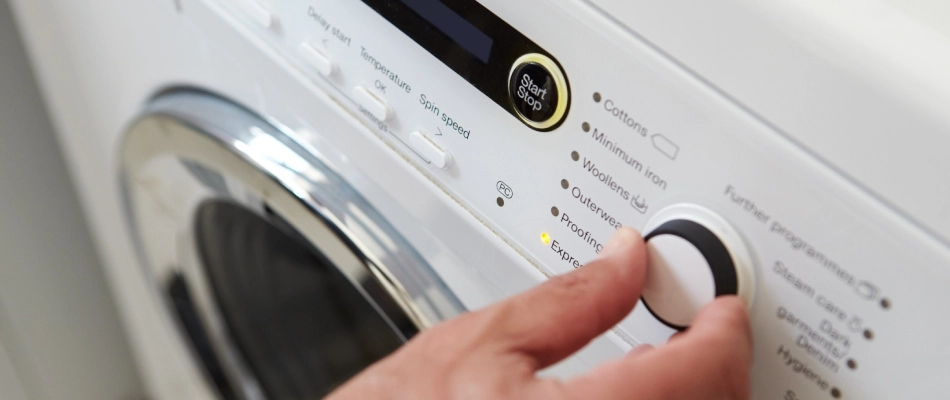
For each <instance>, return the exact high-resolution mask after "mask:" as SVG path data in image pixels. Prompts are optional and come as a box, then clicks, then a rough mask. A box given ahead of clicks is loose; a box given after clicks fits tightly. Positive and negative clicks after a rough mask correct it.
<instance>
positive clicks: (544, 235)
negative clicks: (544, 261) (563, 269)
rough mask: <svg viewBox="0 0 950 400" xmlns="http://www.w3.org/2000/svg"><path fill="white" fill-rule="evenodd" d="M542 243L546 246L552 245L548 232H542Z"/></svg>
mask: <svg viewBox="0 0 950 400" xmlns="http://www.w3.org/2000/svg"><path fill="white" fill-rule="evenodd" d="M541 242H542V243H544V244H549V243H551V235H548V233H547V232H541Z"/></svg>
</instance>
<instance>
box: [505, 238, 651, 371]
mask: <svg viewBox="0 0 950 400" xmlns="http://www.w3.org/2000/svg"><path fill="white" fill-rule="evenodd" d="M645 276H646V248H645V245H644V242H643V237H642V236H640V234H639V233H638V232H637V231H635V230H633V229H630V228H620V229H618V230H617V232H616V233H615V234H614V236H613V237H612V238H611V239H610V241H609V242H608V243H607V245H606V246H605V247H604V250H603V251H602V252H601V257H600V258H598V259H597V260H595V261H593V262H591V263H589V264H587V265H585V266H584V267H581V268H580V269H578V270H576V271H573V272H571V273H569V274H565V275H560V276H557V277H554V278H552V279H551V280H549V281H547V282H545V283H544V284H542V285H540V286H538V287H536V288H534V289H532V290H530V291H528V292H525V293H522V294H520V295H518V296H515V297H513V298H511V299H509V300H507V301H505V302H502V303H499V304H498V305H495V306H493V307H491V309H489V310H486V311H494V312H498V313H500V314H501V315H502V317H501V318H500V320H496V321H497V322H498V324H497V326H498V327H499V329H501V330H502V331H501V332H498V334H500V335H503V337H504V338H503V342H504V343H507V344H508V351H510V352H513V353H521V354H523V355H525V356H527V357H529V358H531V359H533V361H534V363H533V364H534V365H535V366H536V367H537V368H538V369H541V368H545V367H547V366H550V365H552V364H554V363H556V362H558V361H560V360H562V359H564V358H566V357H567V356H569V355H571V354H573V353H574V352H576V351H577V350H580V349H581V348H582V347H584V346H585V345H586V344H587V343H589V342H590V341H591V340H593V339H594V338H596V337H597V336H599V335H600V334H602V333H604V332H605V331H607V330H608V329H610V328H611V327H613V326H614V325H616V324H617V323H618V322H620V320H622V319H623V318H624V317H626V316H627V314H629V313H630V311H631V310H633V306H634V305H636V303H637V299H639V297H640V291H641V289H642V288H643V282H644V279H645Z"/></svg>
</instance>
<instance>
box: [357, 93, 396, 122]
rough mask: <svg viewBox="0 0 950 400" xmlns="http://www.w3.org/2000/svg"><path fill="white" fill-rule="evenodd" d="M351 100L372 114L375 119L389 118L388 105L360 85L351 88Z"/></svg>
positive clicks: (383, 119)
mask: <svg viewBox="0 0 950 400" xmlns="http://www.w3.org/2000/svg"><path fill="white" fill-rule="evenodd" d="M353 100H354V101H356V103H358V104H359V105H360V106H362V107H363V108H364V109H365V110H366V111H368V112H369V113H370V114H372V115H373V116H374V117H376V119H378V120H380V121H385V120H387V119H389V106H388V105H386V102H384V101H382V100H380V99H379V98H378V97H376V96H375V95H374V94H372V93H370V92H369V90H366V88H364V87H362V86H357V87H355V88H353Z"/></svg>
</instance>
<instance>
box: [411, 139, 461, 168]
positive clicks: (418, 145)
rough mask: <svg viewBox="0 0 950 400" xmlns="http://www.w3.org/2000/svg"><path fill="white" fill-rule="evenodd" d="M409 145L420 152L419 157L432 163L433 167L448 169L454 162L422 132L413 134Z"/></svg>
mask: <svg viewBox="0 0 950 400" xmlns="http://www.w3.org/2000/svg"><path fill="white" fill-rule="evenodd" d="M409 145H410V146H412V148H413V149H414V150H415V151H417V152H419V155H421V156H422V157H424V158H426V159H428V160H429V161H431V162H432V166H434V167H436V168H448V167H449V164H450V163H451V161H452V156H451V155H450V154H449V153H448V152H446V151H445V150H442V148H441V147H439V145H437V144H435V142H433V141H432V140H430V139H429V138H428V137H426V135H425V134H423V133H422V132H413V133H412V135H409Z"/></svg>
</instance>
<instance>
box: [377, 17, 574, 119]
mask: <svg viewBox="0 0 950 400" xmlns="http://www.w3.org/2000/svg"><path fill="white" fill-rule="evenodd" d="M361 1H362V2H363V4H366V5H367V6H369V8H371V9H372V10H373V11H375V12H376V13H377V14H379V16H381V17H383V18H384V19H386V20H387V21H389V23H391V24H392V25H393V26H395V27H396V28H397V29H399V30H400V31H402V33H404V34H405V35H406V36H407V37H409V38H410V39H412V40H413V41H415V42H416V43H417V44H418V45H419V46H422V48H424V49H426V51H428V52H429V54H432V56H434V57H435V58H437V59H438V60H439V61H441V62H442V63H443V64H445V66H447V67H449V68H450V69H452V71H455V73H456V74H458V75H459V76H460V77H462V79H465V80H466V81H468V83H470V84H472V86H473V87H475V88H476V89H478V90H479V91H481V92H482V93H483V94H484V95H485V96H487V97H488V98H489V99H491V100H492V101H493V102H495V104H498V106H499V107H501V108H503V109H505V111H507V112H508V113H510V114H511V115H512V116H514V117H515V118H520V117H519V116H518V112H517V111H515V109H514V107H512V103H511V99H510V96H509V90H508V89H509V87H508V86H509V84H508V83H509V82H508V81H509V78H510V75H511V71H512V68H513V66H514V65H515V63H517V62H518V60H519V59H520V58H521V57H522V56H524V55H526V54H532V53H535V54H541V55H544V56H546V57H548V58H550V59H552V60H555V62H557V60H556V59H555V58H554V56H552V55H551V54H550V53H548V52H547V51H545V50H544V49H543V48H541V46H538V44H537V43H535V42H533V41H531V39H528V38H527V37H526V36H525V35H524V34H522V33H521V32H519V31H518V30H517V29H515V28H514V27H513V26H511V25H509V24H508V23H507V22H505V21H504V20H503V19H501V18H500V17H499V16H497V15H495V14H494V13H492V12H491V11H490V10H489V9H487V8H485V6H483V5H481V3H479V0H361ZM418 62H422V60H418Z"/></svg>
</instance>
